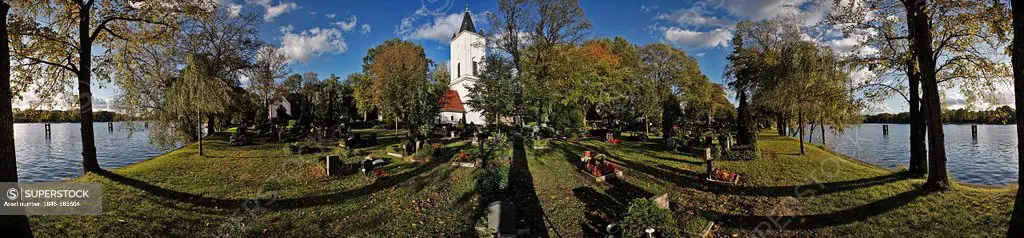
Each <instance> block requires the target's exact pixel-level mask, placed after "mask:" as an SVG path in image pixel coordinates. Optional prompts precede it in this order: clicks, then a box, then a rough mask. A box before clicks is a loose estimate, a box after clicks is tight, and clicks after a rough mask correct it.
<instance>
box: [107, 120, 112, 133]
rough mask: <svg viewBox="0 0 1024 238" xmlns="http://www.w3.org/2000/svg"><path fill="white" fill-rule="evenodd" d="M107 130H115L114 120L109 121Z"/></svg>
mask: <svg viewBox="0 0 1024 238" xmlns="http://www.w3.org/2000/svg"><path fill="white" fill-rule="evenodd" d="M107 130H109V131H114V122H112V121H110V122H107Z"/></svg>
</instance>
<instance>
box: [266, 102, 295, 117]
mask: <svg viewBox="0 0 1024 238" xmlns="http://www.w3.org/2000/svg"><path fill="white" fill-rule="evenodd" d="M279 109H284V110H283V112H284V113H285V115H284V116H286V117H291V116H292V104H291V103H289V102H288V99H284V98H279V99H276V100H274V101H271V102H270V106H268V107H267V111H268V112H270V113H269V114H268V117H267V119H269V120H273V119H275V118H278V117H280V116H281V115H278V111H282V110H279Z"/></svg>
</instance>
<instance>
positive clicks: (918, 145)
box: [907, 61, 928, 177]
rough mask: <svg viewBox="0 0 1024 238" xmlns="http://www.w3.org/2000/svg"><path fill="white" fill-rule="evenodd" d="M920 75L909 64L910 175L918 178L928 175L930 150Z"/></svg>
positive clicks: (911, 63) (909, 63) (912, 64)
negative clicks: (923, 112) (928, 147)
mask: <svg viewBox="0 0 1024 238" xmlns="http://www.w3.org/2000/svg"><path fill="white" fill-rule="evenodd" d="M919 75H920V74H918V73H917V67H915V64H914V62H913V61H909V62H908V63H907V78H908V81H909V84H910V85H909V86H910V173H911V174H913V175H914V176H917V177H924V176H925V175H926V174H928V151H927V150H928V149H927V148H926V147H925V143H924V140H925V133H926V131H927V129H926V128H925V124H924V122H925V120H924V116H923V115H921V114H922V110H921V94H920V92H919V89H920V85H918V84H919V83H920V77H919Z"/></svg>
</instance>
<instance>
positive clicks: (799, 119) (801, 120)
mask: <svg viewBox="0 0 1024 238" xmlns="http://www.w3.org/2000/svg"><path fill="white" fill-rule="evenodd" d="M796 121H797V122H796V123H797V127H798V128H797V130H800V131H798V133H800V154H801V155H803V154H806V153H804V111H803V110H798V111H797V112H796Z"/></svg>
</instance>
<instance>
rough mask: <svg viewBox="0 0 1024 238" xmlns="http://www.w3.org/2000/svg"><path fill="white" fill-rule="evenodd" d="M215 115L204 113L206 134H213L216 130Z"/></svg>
mask: <svg viewBox="0 0 1024 238" xmlns="http://www.w3.org/2000/svg"><path fill="white" fill-rule="evenodd" d="M216 121H217V120H216V117H214V116H213V114H210V115H206V135H213V133H216V132H217V129H216V128H217V125H216V124H215V122H216Z"/></svg>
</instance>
